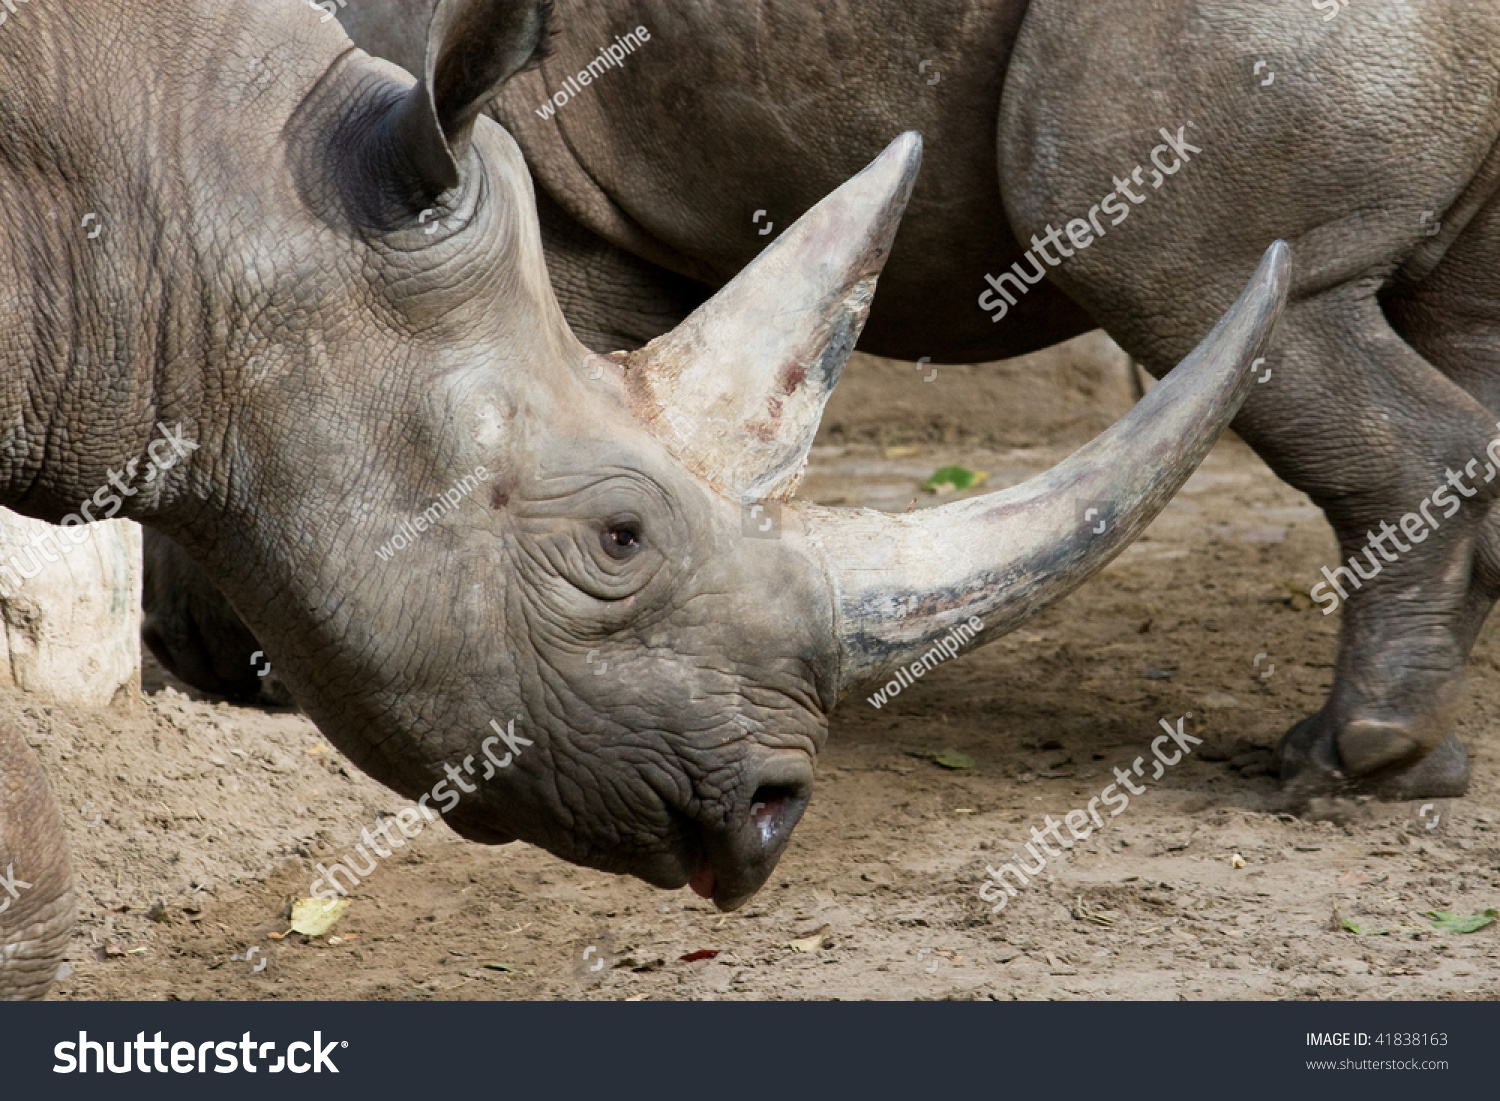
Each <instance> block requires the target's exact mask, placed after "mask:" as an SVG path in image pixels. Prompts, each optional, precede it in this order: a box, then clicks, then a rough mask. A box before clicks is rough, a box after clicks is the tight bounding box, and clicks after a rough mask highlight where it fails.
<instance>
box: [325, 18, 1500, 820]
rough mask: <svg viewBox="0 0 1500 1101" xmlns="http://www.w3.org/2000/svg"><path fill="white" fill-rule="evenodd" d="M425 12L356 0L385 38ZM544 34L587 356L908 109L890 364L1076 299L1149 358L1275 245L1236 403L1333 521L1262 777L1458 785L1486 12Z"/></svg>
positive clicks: (535, 163) (544, 167)
mask: <svg viewBox="0 0 1500 1101" xmlns="http://www.w3.org/2000/svg"><path fill="white" fill-rule="evenodd" d="M424 6H427V5H424V4H418V5H416V6H415V7H416V13H415V14H414V13H413V8H412V6H411V5H408V4H406V3H398V2H396V0H361V3H360V4H358V5H350V6H349V8H348V9H347V10H346V11H345V12H344V14H343V16H342V18H344V19H345V21H346V23H347V25H348V27H349V29H350V31H351V34H352V37H353V38H354V40H355V41H356V42H358V43H360V44H361V45H363V46H364V47H365V48H366V49H368V50H370V51H371V52H374V53H380V54H382V55H384V56H387V57H390V58H391V59H392V60H395V61H397V62H398V63H401V64H407V65H409V64H414V63H415V59H416V58H417V57H418V56H419V54H418V52H417V51H418V50H419V48H420V45H419V44H420V34H419V28H420V26H421V21H422V17H421V10H422V8H423V7H424ZM556 24H557V28H558V32H557V35H556V37H555V39H554V40H553V42H552V45H551V49H550V51H549V56H548V57H547V59H546V60H545V61H544V62H543V63H542V64H541V65H540V66H539V67H538V68H537V69H535V70H533V71H530V72H527V73H525V74H522V75H521V76H519V77H518V78H517V79H515V80H513V81H511V82H509V83H508V84H507V85H506V86H505V87H503V88H502V89H501V90H500V92H499V94H498V95H497V96H496V98H495V100H494V101H493V103H492V104H491V105H490V108H489V110H490V112H491V114H492V115H493V116H494V117H495V118H496V119H498V120H499V121H500V122H501V123H503V124H504V125H505V126H506V128H507V129H508V130H509V131H510V132H511V133H512V134H513V135H514V136H515V137H516V140H517V141H518V142H519V143H520V145H521V148H522V150H523V152H524V153H525V155H526V158H527V163H528V165H529V166H530V168H531V171H532V173H533V175H534V176H535V178H536V181H537V185H538V192H539V206H540V209H541V215H542V226H543V241H544V244H545V246H546V248H547V256H548V266H549V270H550V272H551V276H552V280H553V284H554V288H555V289H556V291H557V295H558V299H559V302H560V303H561V305H562V308H563V311H564V313H565V314H566V315H567V316H568V318H569V320H570V322H571V323H572V325H573V327H574V329H575V331H576V332H578V333H579V334H580V335H581V337H582V338H583V339H584V340H585V341H586V342H592V345H593V346H594V347H596V348H597V349H598V350H601V351H604V350H609V349H613V348H632V347H635V346H636V345H637V344H638V343H639V342H641V341H644V340H649V339H651V338H653V337H654V336H655V335H656V334H657V333H658V332H659V331H663V330H665V329H668V328H670V327H671V326H672V325H674V324H676V322H677V318H678V315H679V314H681V313H682V312H684V311H686V310H690V309H693V308H696V306H697V304H698V303H699V302H700V301H701V300H702V299H703V298H704V297H706V296H707V295H708V294H710V293H712V292H713V290H714V289H715V288H717V287H719V286H721V285H722V284H723V283H724V281H725V280H727V279H728V278H730V277H731V276H732V275H733V274H734V273H735V272H737V271H738V270H739V269H740V268H741V267H742V266H743V265H744V264H746V263H748V262H749V261H750V260H751V259H752V258H753V257H754V256H755V255H756V254H757V251H758V250H759V249H760V248H761V247H762V243H763V242H764V240H765V238H764V237H762V236H761V235H760V234H761V232H762V231H763V229H764V228H765V223H766V220H767V219H769V220H770V221H772V222H774V223H776V224H785V223H786V222H787V221H789V220H790V218H791V217H793V216H795V215H796V214H799V213H800V212H801V211H803V210H805V209H807V208H808V207H809V206H811V204H812V203H813V202H815V201H816V200H817V199H818V198H819V196H821V195H822V194H824V193H825V192H826V191H827V190H829V189H831V188H832V187H833V186H836V184H837V183H838V182H839V181H840V180H842V179H843V178H844V177H845V176H846V175H848V174H849V173H850V172H852V171H854V170H855V169H856V168H857V167H858V166H859V165H861V164H862V163H864V161H865V160H867V159H868V158H869V157H870V156H872V155H873V154H874V153H875V152H876V151H877V150H879V149H880V148H881V146H882V145H883V144H884V143H885V142H886V141H887V140H888V135H889V134H890V133H891V132H892V131H895V130H914V131H918V132H920V133H922V135H923V136H924V139H925V141H926V147H925V148H926V153H925V157H926V168H925V170H924V171H923V174H922V178H921V179H920V180H919V181H918V183H917V185H916V188H915V190H914V192H913V195H912V200H911V203H910V205H909V207H908V211H907V214H906V217H905V219H904V221H903V224H902V230H901V234H900V236H899V237H898V239H897V240H896V242H895V245H894V247H893V249H892V252H891V257H890V260H889V262H888V263H887V265H886V268H885V272H884V275H883V277H882V280H881V284H880V290H879V293H878V294H877V295H876V297H875V301H874V303H873V306H872V308H871V312H870V319H869V324H868V326H867V328H866V330H865V332H864V334H863V336H862V339H861V347H862V348H864V349H866V350H868V351H870V352H873V353H876V354H879V355H886V356H892V357H896V358H902V359H917V358H919V357H924V356H925V357H928V358H930V359H931V360H932V361H933V362H938V363H941V362H950V361H959V362H973V361H984V360H990V359H997V358H1002V357H1006V356H1013V355H1018V354H1021V353H1023V352H1027V351H1031V350H1033V349H1035V348H1038V347H1042V346H1044V345H1047V344H1050V343H1053V342H1055V341H1057V340H1060V339H1063V338H1066V337H1070V336H1073V335H1075V334H1077V333H1079V332H1081V331H1083V330H1085V329H1088V328H1092V327H1095V326H1100V327H1103V328H1105V329H1106V330H1107V331H1108V332H1109V333H1110V335H1111V336H1112V337H1114V339H1115V340H1116V341H1117V342H1118V343H1119V344H1120V345H1122V346H1123V347H1124V348H1125V349H1126V350H1127V351H1128V352H1130V353H1131V354H1132V355H1133V356H1134V357H1135V358H1136V359H1137V360H1138V361H1140V362H1141V363H1142V364H1144V365H1145V367H1146V368H1147V369H1148V370H1149V371H1150V372H1151V373H1152V374H1154V375H1156V376H1157V377H1158V378H1160V377H1162V376H1163V375H1165V373H1166V372H1167V371H1168V370H1169V369H1170V368H1171V367H1172V365H1173V364H1175V363H1176V362H1178V361H1179V360H1180V359H1181V358H1182V356H1183V355H1184V354H1185V353H1186V352H1187V351H1188V349H1189V348H1190V347H1191V346H1192V343H1193V341H1194V340H1195V339H1197V335H1198V334H1200V333H1201V332H1203V330H1204V329H1205V328H1206V327H1207V326H1208V325H1209V324H1211V323H1212V321H1213V319H1214V318H1216V317H1217V316H1218V315H1219V314H1220V313H1221V312H1222V311H1223V310H1224V309H1225V308H1226V307H1227V306H1228V305H1229V303H1230V302H1231V300H1232V299H1233V298H1234V297H1235V295H1236V294H1237V293H1238V289H1239V286H1240V283H1241V278H1242V273H1243V272H1244V271H1245V270H1246V269H1247V268H1248V267H1249V266H1250V264H1252V263H1253V262H1254V259H1255V258H1256V257H1257V256H1259V255H1260V253H1261V252H1262V251H1263V250H1264V249H1265V248H1266V246H1267V245H1268V244H1269V242H1271V241H1272V240H1274V239H1277V238H1284V239H1286V240H1287V241H1289V242H1290V243H1291V245H1292V249H1293V252H1294V254H1295V255H1296V256H1297V258H1298V266H1297V270H1298V273H1299V274H1298V277H1297V280H1296V281H1295V283H1294V284H1293V286H1292V289H1291V299H1290V305H1289V308H1288V313H1287V317H1286V320H1285V321H1284V322H1283V324H1282V325H1281V327H1280V329H1279V330H1278V335H1277V337H1276V340H1275V342H1274V344H1273V345H1272V346H1271V348H1270V350H1269V351H1268V352H1267V356H1266V362H1265V364H1263V366H1262V369H1261V372H1260V374H1259V375H1258V376H1257V377H1259V378H1264V379H1265V382H1264V383H1263V384H1260V385H1257V386H1256V388H1255V390H1254V391H1253V393H1252V394H1251V396H1250V398H1249V400H1248V401H1247V402H1246V405H1245V407H1244V411H1243V412H1242V413H1241V414H1240V415H1239V417H1238V418H1237V419H1236V421H1235V423H1234V427H1235V429H1236V431H1237V432H1239V433H1240V434H1241V435H1242V436H1243V437H1244V438H1245V439H1246V440H1247V441H1248V442H1249V443H1250V444H1251V445H1252V446H1253V447H1254V448H1255V450H1256V451H1257V452H1258V453H1259V454H1260V455H1261V457H1262V458H1264V459H1265V460H1266V462H1267V463H1268V464H1269V465H1270V467H1271V468H1272V469H1273V470H1274V471H1275V472H1276V473H1277V474H1278V475H1280V476H1281V477H1282V478H1284V479H1285V480H1287V481H1288V482H1290V483H1291V484H1292V485H1294V486H1295V487H1297V488H1298V489H1300V490H1303V491H1304V492H1306V493H1307V494H1308V495H1309V496H1310V497H1311V498H1312V500H1313V501H1314V502H1315V503H1316V504H1318V505H1319V506H1320V507H1321V508H1322V509H1323V511H1324V512H1325V514H1326V515H1327V517H1328V520H1329V522H1330V523H1331V525H1332V526H1333V529H1334V532H1335V534H1336V535H1337V537H1338V540H1339V546H1340V553H1339V559H1340V560H1339V561H1331V562H1328V563H1323V564H1320V565H1321V567H1322V568H1321V570H1320V571H1318V572H1312V573H1311V576H1309V577H1308V578H1306V579H1305V580H1304V584H1305V585H1306V586H1308V587H1310V588H1311V594H1312V596H1313V598H1314V600H1316V601H1317V603H1318V605H1319V607H1320V608H1321V609H1322V611H1323V613H1324V614H1332V613H1334V612H1335V611H1341V612H1342V616H1343V618H1342V629H1341V633H1340V639H1339V654H1338V659H1337V665H1336V668H1335V675H1334V683H1333V686H1332V689H1331V692H1330V694H1329V696H1328V699H1327V701H1326V702H1325V704H1324V706H1323V707H1322V708H1321V709H1320V710H1319V711H1318V712H1317V713H1316V714H1314V715H1312V716H1310V717H1308V718H1307V719H1305V720H1303V721H1301V722H1299V723H1297V724H1296V725H1295V726H1293V727H1292V729H1291V730H1289V731H1288V732H1287V733H1286V735H1285V737H1284V738H1283V740H1282V742H1281V745H1280V746H1279V748H1278V764H1279V768H1280V772H1281V776H1282V778H1283V780H1284V781H1285V782H1286V784H1287V787H1288V795H1289V800H1290V801H1291V802H1297V801H1300V800H1302V799H1303V798H1305V797H1306V796H1308V795H1311V794H1316V793H1322V792H1327V791H1353V792H1374V793H1376V794H1379V795H1382V796H1386V797H1394V798H1420V797H1434V796H1456V795H1461V794H1463V792H1464V791H1465V790H1466V789H1467V785H1468V781H1469V764H1468V757H1467V753H1466V750H1465V748H1464V746H1463V744H1462V743H1461V742H1460V741H1459V739H1458V738H1457V736H1456V735H1455V733H1454V725H1455V721H1456V712H1457V709H1458V707H1459V705H1460V703H1461V701H1462V681H1463V673H1464V668H1465V665H1466V662H1467V658H1468V653H1469V650H1470V648H1471V646H1472V645H1473V643H1474V640H1475V638H1476V637H1477V635H1478V633H1479V629H1480V627H1481V626H1482V624H1483V622H1484V620H1485V617H1486V616H1487V614H1488V613H1489V610H1490V608H1491V607H1492V605H1493V603H1494V601H1495V598H1496V596H1497V595H1500V515H1496V516H1494V517H1493V518H1492V517H1491V510H1490V507H1489V506H1490V504H1491V502H1492V501H1493V500H1494V497H1495V495H1496V492H1497V491H1500V480H1496V479H1495V473H1496V470H1497V468H1500V448H1497V440H1500V430H1497V424H1496V422H1497V416H1500V370H1497V362H1500V361H1497V358H1496V355H1497V348H1500V333H1497V327H1496V322H1495V317H1496V316H1497V313H1500V307H1497V305H1496V302H1497V298H1500V283H1497V276H1500V198H1497V189H1500V146H1497V138H1500V100H1497V98H1496V97H1495V95H1494V89H1495V88H1496V86H1497V83H1500V8H1497V7H1496V6H1495V5H1493V4H1475V3H1472V2H1471V0H1424V2H1423V3H1420V4H1396V5H1392V4H1377V3H1352V4H1335V3H1332V2H1331V0H1330V2H1328V3H1315V4H1313V3H1281V4H1268V3H1265V2H1263V0H1214V2H1212V3H1207V2H1203V0H1140V2H1136V3H1131V4H1129V5H1121V4H1100V3H1097V2H1096V0H1029V2H1027V0H999V2H989V0H983V2H982V0H941V2H937V3H924V4H919V5H911V4H906V3H901V2H899V0H829V2H825V3H817V4H812V3H786V4H777V5H772V6H766V5H758V4H744V3H739V2H737V0H699V2H695V3H692V4H681V3H676V2H673V0H587V2H585V0H559V2H558V5H557V19H556ZM637 28H638V29H639V30H642V31H645V32H646V33H648V34H649V41H647V42H646V43H645V44H644V45H641V46H639V48H633V49H632V50H631V51H630V53H629V55H628V56H626V57H623V58H620V59H619V63H618V64H617V65H608V64H603V63H601V62H600V61H599V58H600V56H601V53H600V52H601V50H604V49H605V48H606V47H610V46H611V44H613V43H616V42H617V40H618V39H619V38H620V36H622V35H627V34H629V33H630V32H631V31H632V30H633V29H637ZM638 38H639V33H637V39H638ZM619 52H620V51H618V50H615V49H611V50H609V51H608V52H607V54H606V55H605V56H606V57H607V58H608V60H615V58H616V54H617V53H619ZM581 84H583V85H587V86H586V87H581V86H580V85H581ZM757 214H763V215H764V217H759V218H758V217H757ZM1424 505H1427V506H1428V507H1427V511H1426V512H1425V513H1424V512H1423V511H1422V509H1423V506H1424ZM1254 649H1255V646H1254V645H1253V644H1248V643H1247V650H1250V651H1253V650H1254Z"/></svg>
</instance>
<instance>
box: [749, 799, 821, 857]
mask: <svg viewBox="0 0 1500 1101" xmlns="http://www.w3.org/2000/svg"><path fill="white" fill-rule="evenodd" d="M806 806H807V789H806V788H803V787H800V786H793V785H790V784H762V785H761V786H760V787H758V788H756V789H755V794H754V795H753V796H752V797H751V800H750V825H751V827H752V828H753V829H754V830H755V836H756V839H757V840H759V842H760V843H761V845H763V846H765V847H768V848H769V847H770V846H772V845H775V844H777V843H779V842H780V841H782V840H784V839H785V838H786V835H787V834H788V833H790V832H791V829H792V827H793V826H794V825H796V824H797V819H798V818H800V817H801V816H802V811H803V810H804V809H805V808H806Z"/></svg>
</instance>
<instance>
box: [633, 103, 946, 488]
mask: <svg viewBox="0 0 1500 1101" xmlns="http://www.w3.org/2000/svg"><path fill="white" fill-rule="evenodd" d="M921 160H922V139H921V137H920V136H919V135H918V134H916V133H914V132H912V133H906V134H902V135H901V136H900V137H899V138H897V139H896V140H895V141H893V142H891V144H890V145H889V146H887V147H886V149H885V152H883V153H881V154H880V156H879V157H877V158H876V159H875V160H874V161H873V162H872V163H871V164H870V165H869V167H867V168H866V169H865V170H864V171H863V172H861V173H860V174H859V175H857V176H855V177H854V178H853V179H851V180H850V181H849V182H848V183H846V184H844V186H842V187H840V188H839V189H838V190H837V191H835V192H834V193H833V194H831V195H829V196H828V197H827V198H826V199H824V200H823V201H822V202H820V203H818V205H817V206H815V207H813V208H812V209H811V210H809V211H808V212H807V213H806V214H804V215H803V216H802V217H801V218H799V219H798V220H797V221H796V223H795V224H793V225H792V227H791V228H790V229H788V230H787V231H786V232H785V233H783V234H782V235H781V237H779V238H778V239H777V240H776V242H775V243H774V244H772V245H771V246H770V247H769V248H767V249H766V250H765V251H764V252H762V253H761V254H760V255H759V256H758V257H756V259H755V260H754V261H752V262H751V263H750V264H749V266H747V267H746V268H745V269H744V270H743V271H741V272H740V273H739V275H737V276H735V278H734V279H733V280H732V281H731V282H730V283H729V284H728V285H727V286H725V287H724V288H723V289H722V290H721V291H719V293H718V294H716V295H714V296H713V298H711V299H710V300H709V301H707V302H705V303H704V304H703V305H702V306H700V307H699V308H698V309H697V310H695V311H694V312H693V313H692V314H691V315H690V316H689V317H688V318H687V319H686V320H685V321H683V323H682V324H681V325H679V326H677V328H675V329H673V330H672V331H671V332H670V333H667V334H665V335H663V336H660V337H658V338H657V339H655V340H653V341H652V342H651V343H650V344H647V345H646V346H645V347H644V348H641V349H640V350H639V351H636V352H634V353H632V354H631V355H630V356H629V357H628V358H627V360H626V373H625V378H626V386H627V392H628V395H629V400H630V403H631V407H632V409H633V411H634V413H635V415H636V416H637V417H639V418H640V420H641V421H642V422H643V423H644V424H645V425H646V426H647V427H648V428H649V429H650V431H651V432H652V433H653V434H654V435H655V436H656V437H657V439H659V440H660V441H661V442H662V443H663V444H664V445H666V447H667V449H668V450H669V451H671V452H672V454H673V455H675V456H676V457H677V459H678V460H679V461H680V462H682V463H683V464H684V465H686V466H687V467H688V468H689V469H690V470H692V471H693V472H694V473H696V474H698V475H699V476H700V477H702V478H704V479H705V480H706V481H708V482H709V483H710V484H711V485H713V486H714V487H715V488H716V489H718V490H719V492H720V493H723V494H724V495H725V496H727V497H730V498H733V499H736V500H747V499H752V500H761V499H766V498H784V497H789V496H790V495H791V493H792V490H793V489H795V488H796V485H797V481H798V479H799V478H800V477H801V474H802V468H803V466H804V465H805V464H806V462H807V451H808V448H809V447H811V446H812V441H813V436H814V435H815V434H816V433H817V430H818V421H819V420H820V419H821V418H822V415H823V406H824V405H825V404H826V403H827V401H828V396H829V394H831V393H832V392H833V387H834V384H835V383H837V382H838V380H839V374H840V372H841V371H842V370H843V367H844V362H845V361H846V360H847V359H848V358H849V353H850V352H851V351H853V349H854V342H855V341H856V340H857V339H858V338H859V334H860V330H862V329H863V328H864V324H865V318H866V317H868V316H869V312H870V300H871V299H872V298H873V297H874V295H875V280H876V278H877V276H879V274H880V270H881V268H882V267H883V266H884V264H885V260H886V256H887V255H888V254H889V252H890V248H891V241H892V239H893V238H894V237H895V236H896V227H897V225H898V224H899V223H900V220H901V215H902V212H903V211H904V210H905V209H906V201H907V199H908V198H909V197H910V196H911V189H912V184H913V183H914V182H915V180H916V176H917V169H918V167H919V166H920V164H921Z"/></svg>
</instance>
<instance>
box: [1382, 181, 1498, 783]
mask: <svg viewBox="0 0 1500 1101" xmlns="http://www.w3.org/2000/svg"><path fill="white" fill-rule="evenodd" d="M1491 160H1492V161H1494V160H1496V158H1495V156H1494V154H1492V156H1491ZM1384 306H1385V310H1386V313H1387V315H1388V316H1389V317H1390V319H1391V324H1392V325H1393V326H1394V327H1395V329H1396V330H1397V331H1398V332H1399V333H1400V334H1401V335H1402V337H1403V338H1404V339H1405V340H1406V341H1407V342H1408V343H1410V344H1411V345H1412V347H1413V348H1415V349H1416V350H1417V351H1418V352H1419V353H1421V355H1422V356H1423V357H1424V358H1426V359H1427V360H1429V361H1430V362H1431V363H1433V364H1434V365H1435V366H1436V367H1437V368H1438V369H1439V370H1440V371H1442V372H1443V374H1444V375H1446V376H1447V377H1448V378H1450V379H1451V380H1452V381H1453V382H1455V383H1456V384H1457V385H1459V386H1461V387H1462V388H1463V389H1464V390H1465V391H1466V392H1467V393H1469V394H1470V395H1472V396H1473V397H1474V399H1475V400H1476V401H1478V402H1480V403H1481V404H1482V405H1484V407H1485V408H1486V409H1488V410H1489V412H1490V414H1491V416H1490V420H1491V421H1492V422H1500V197H1497V198H1491V199H1489V200H1488V201H1487V202H1485V203H1484V204H1483V205H1482V206H1481V207H1480V209H1479V211H1478V213H1477V214H1476V216H1475V217H1474V219H1473V220H1472V221H1471V222H1469V223H1468V224H1467V225H1466V226H1465V227H1464V228H1463V230H1462V231H1461V232H1460V233H1459V234H1458V235H1457V237H1456V239H1455V240H1454V241H1453V242H1452V244H1451V245H1450V246H1449V247H1448V248H1447V250H1446V252H1445V253H1444V255H1443V259H1442V261H1441V263H1439V264H1438V265H1437V266H1436V268H1435V269H1434V270H1433V271H1432V272H1431V274H1429V275H1427V276H1426V277H1425V278H1422V279H1421V280H1420V281H1418V282H1416V283H1413V284H1403V285H1401V286H1399V287H1397V288H1395V289H1394V290H1393V291H1392V292H1391V293H1390V294H1389V295H1387V296H1386V298H1385V301H1384ZM1497 434H1500V429H1497ZM1486 465H1488V460H1486ZM1497 598H1500V509H1490V510H1489V512H1488V513H1487V514H1486V515H1485V518H1484V522H1483V523H1482V525H1481V526H1480V528H1479V531H1478V534H1477V536H1476V538H1475V542H1474V549H1473V554H1472V559H1471V563H1470V573H1469V584H1468V590H1467V592H1466V594H1465V598H1464V604H1463V609H1462V612H1461V614H1460V617H1459V623H1458V628H1457V632H1456V633H1457V636H1458V640H1459V643H1460V645H1461V647H1462V649H1463V652H1464V654H1465V655H1466V656H1467V654H1468V652H1469V650H1470V648H1471V647H1472V646H1473V644H1474V641H1475V640H1476V639H1477V638H1478V637H1479V632H1480V630H1481V628H1483V626H1484V622H1485V619H1486V618H1487V617H1488V616H1489V613H1490V611H1491V609H1492V608H1493V607H1494V606H1495V601H1496V599H1497ZM1444 749H1445V750H1447V749H1449V747H1447V746H1446V745H1445V747H1444ZM1433 756H1434V757H1438V756H1440V755H1439V754H1434V755H1433ZM1442 756H1444V757H1446V758H1447V759H1448V760H1449V761H1451V762H1453V763H1452V765H1451V766H1450V768H1451V771H1452V772H1453V774H1454V775H1453V777H1452V778H1453V779H1456V778H1457V776H1456V773H1457V762H1456V761H1454V754H1453V753H1452V752H1451V751H1450V752H1447V753H1445V754H1442ZM1425 764H1426V762H1424V765H1425ZM1428 767H1429V768H1432V767H1436V766H1428ZM1434 786H1435V785H1434V784H1431V783H1429V784H1427V785H1426V788H1428V789H1430V788H1432V787H1434ZM1450 786H1455V785H1452V784H1450ZM1428 793H1429V791H1427V790H1424V791H1422V792H1420V793H1419V794H1428Z"/></svg>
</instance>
